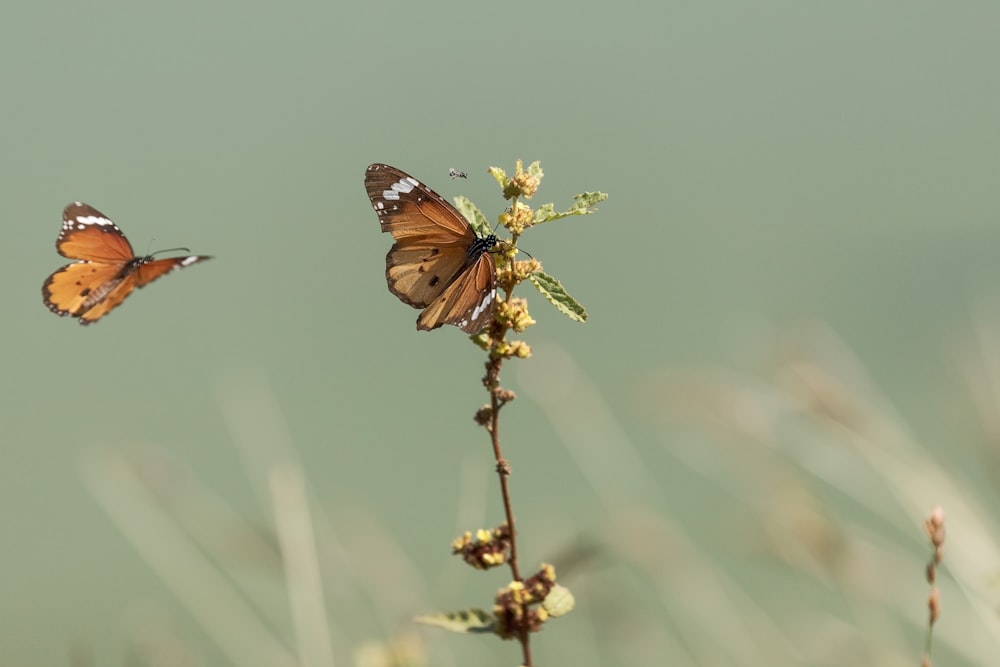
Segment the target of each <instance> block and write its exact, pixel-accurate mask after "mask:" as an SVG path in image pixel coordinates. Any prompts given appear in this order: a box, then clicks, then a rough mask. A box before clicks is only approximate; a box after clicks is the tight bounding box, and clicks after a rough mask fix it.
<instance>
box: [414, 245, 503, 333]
mask: <svg viewBox="0 0 1000 667" xmlns="http://www.w3.org/2000/svg"><path fill="white" fill-rule="evenodd" d="M496 295H497V292H496V268H495V265H494V263H493V257H492V256H491V255H490V254H489V253H488V252H487V253H483V254H482V255H481V256H480V257H479V259H478V260H476V263H475V264H474V265H473V266H472V267H471V269H470V270H468V271H466V272H464V273H463V274H462V275H461V276H460V277H459V278H458V280H456V281H455V282H453V283H451V284H450V285H448V287H447V289H445V290H444V292H443V293H442V294H441V296H439V297H438V298H437V299H435V300H434V302H433V303H431V304H430V305H429V306H427V308H425V309H424V311H423V312H422V313H420V317H418V318H417V329H420V330H423V331H430V330H431V329H437V328H438V327H439V326H441V325H442V324H454V325H455V326H456V327H458V328H459V329H461V330H462V331H464V332H465V333H469V334H474V333H479V332H480V331H482V330H483V328H485V327H486V325H487V324H488V323H489V321H490V319H492V317H493V310H494V309H495V308H496Z"/></svg>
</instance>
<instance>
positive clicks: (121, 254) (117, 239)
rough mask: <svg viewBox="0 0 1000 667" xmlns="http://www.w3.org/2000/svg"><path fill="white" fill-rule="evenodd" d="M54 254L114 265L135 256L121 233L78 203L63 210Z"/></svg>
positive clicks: (103, 218)
mask: <svg viewBox="0 0 1000 667" xmlns="http://www.w3.org/2000/svg"><path fill="white" fill-rule="evenodd" d="M56 250H57V251H59V254H60V255H62V256H63V257H69V258H70V259H82V260H88V261H92V262H104V263H107V264H114V263H116V262H127V261H128V260H130V259H132V258H133V256H134V255H135V253H133V251H132V245H131V244H130V243H129V242H128V239H127V238H125V235H124V234H122V230H120V229H118V226H117V225H116V224H115V223H113V222H111V220H110V219H109V218H108V216H106V215H104V214H103V213H101V212H100V211H98V210H97V209H96V208H94V207H93V206H88V205H87V204H83V203H80V202H75V203H73V204H70V205H69V206H67V207H66V208H65V210H63V225H62V231H60V232H59V236H58V237H57V238H56Z"/></svg>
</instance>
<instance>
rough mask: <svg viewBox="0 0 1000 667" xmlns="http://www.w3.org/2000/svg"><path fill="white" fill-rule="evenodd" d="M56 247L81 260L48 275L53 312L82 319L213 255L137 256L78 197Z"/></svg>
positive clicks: (46, 291)
mask: <svg viewBox="0 0 1000 667" xmlns="http://www.w3.org/2000/svg"><path fill="white" fill-rule="evenodd" d="M56 250H58V251H59V254H60V255H62V256H63V257H69V258H70V259H75V260H78V261H76V262H74V263H72V264H67V265H66V266H64V267H62V268H61V269H59V270H58V271H56V272H55V273H53V274H52V275H51V276H49V277H48V278H46V280H45V283H44V284H43V285H42V298H43V299H44V301H45V305H46V306H48V308H49V310H51V311H52V312H53V313H55V314H56V315H69V316H70V317H78V318H80V324H91V323H93V322H96V321H97V320H99V319H101V318H102V317H104V316H105V315H107V314H108V313H109V312H110V311H111V310H112V309H113V308H115V307H116V306H118V305H119V304H120V303H121V302H122V301H124V300H125V297H127V296H128V295H129V294H131V293H132V290H134V289H135V288H136V287H145V286H146V285H148V284H149V283H151V282H153V281H154V280H156V279H157V278H159V277H160V276H162V275H165V274H167V273H170V272H171V271H176V270H177V269H182V268H184V267H186V266H191V265H192V264H197V263H198V262H202V261H204V260H206V259H211V257H209V256H206V255H190V256H187V257H167V258H164V259H154V258H153V257H152V256H151V255H147V256H145V257H136V256H135V253H134V252H133V250H132V244H130V243H129V242H128V239H127V238H125V235H124V234H123V233H122V230H120V229H118V226H117V225H115V223H113V222H111V220H110V219H109V218H108V216H106V215H104V214H103V213H101V212H100V211H98V210H97V209H96V208H94V207H92V206H88V205H87V204H83V203H80V202H75V203H73V204H70V205H69V206H67V207H66V209H65V210H64V211H63V225H62V231H60V232H59V237H58V238H57V239H56Z"/></svg>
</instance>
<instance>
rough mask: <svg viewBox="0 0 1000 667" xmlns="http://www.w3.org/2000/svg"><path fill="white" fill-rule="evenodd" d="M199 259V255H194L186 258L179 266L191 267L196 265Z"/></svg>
mask: <svg viewBox="0 0 1000 667" xmlns="http://www.w3.org/2000/svg"><path fill="white" fill-rule="evenodd" d="M199 259H201V257H199V256H198V255H192V256H190V257H185V258H184V259H182V260H181V263H180V264H179V266H191V265H192V264H194V263H195V262H197V261H198V260H199ZM184 275H187V274H186V273H185V274H184Z"/></svg>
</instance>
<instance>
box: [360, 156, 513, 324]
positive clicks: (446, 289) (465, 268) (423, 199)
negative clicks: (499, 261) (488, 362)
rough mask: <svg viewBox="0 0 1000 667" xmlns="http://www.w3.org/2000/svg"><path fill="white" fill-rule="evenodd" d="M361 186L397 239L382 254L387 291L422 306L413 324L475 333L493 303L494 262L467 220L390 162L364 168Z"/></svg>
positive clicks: (484, 320)
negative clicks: (418, 316) (384, 254)
mask: <svg viewBox="0 0 1000 667" xmlns="http://www.w3.org/2000/svg"><path fill="white" fill-rule="evenodd" d="M365 189H366V190H367V191H368V199H369V200H370V201H371V204H372V208H373V209H375V213H376V214H377V215H378V218H379V223H380V224H381V226H382V231H383V232H389V233H390V234H392V237H393V239H395V241H396V242H395V243H394V244H393V246H392V248H391V249H390V250H389V253H388V254H387V255H386V258H385V277H386V282H387V283H388V286H389V291H390V292H392V293H393V294H395V295H396V296H397V297H398V298H399V300H400V301H402V302H403V303H406V304H409V305H411V306H413V307H414V308H426V310H425V311H424V312H423V313H421V314H420V318H419V319H418V320H417V328H418V329H423V330H428V329H436V328H437V327H439V326H441V325H442V324H454V325H456V326H458V327H459V328H461V329H462V330H463V331H467V332H468V333H475V332H476V331H480V330H481V329H482V328H483V326H485V322H486V321H488V319H489V317H490V316H492V313H493V307H495V300H496V263H495V261H494V259H493V256H492V255H491V254H490V253H489V252H487V251H488V248H486V250H487V251H483V249H482V244H481V243H480V241H481V239H479V238H478V237H477V236H476V233H475V231H473V229H472V227H471V226H470V225H469V223H468V221H466V219H465V218H464V217H462V214H461V213H459V212H458V210H457V209H455V207H454V206H452V205H451V204H449V203H448V202H446V201H445V200H444V199H443V198H442V197H441V196H440V195H439V194H437V193H436V192H434V191H433V190H431V189H430V188H428V187H427V186H426V185H424V184H422V183H420V182H419V181H418V180H417V179H415V178H413V177H412V176H410V175H409V174H407V173H406V172H404V171H401V170H399V169H396V168H395V167H390V166H389V165H385V164H373V165H371V166H369V167H368V170H367V171H366V173H365ZM473 290H476V291H475V292H473ZM480 306H482V307H480ZM473 315H475V317H473ZM477 325H478V328H475V329H472V328H471V327H473V326H477Z"/></svg>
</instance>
